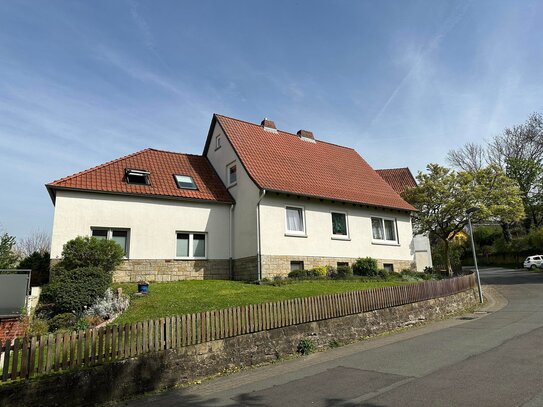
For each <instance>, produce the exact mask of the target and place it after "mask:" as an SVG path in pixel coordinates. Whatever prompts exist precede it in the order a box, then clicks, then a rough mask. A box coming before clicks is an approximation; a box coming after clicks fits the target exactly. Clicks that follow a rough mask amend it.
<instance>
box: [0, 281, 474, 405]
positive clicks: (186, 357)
mask: <svg viewBox="0 0 543 407" xmlns="http://www.w3.org/2000/svg"><path fill="white" fill-rule="evenodd" d="M476 303H477V294H476V292H475V290H469V291H465V292H463V293H459V294H456V295H451V296H449V297H444V298H437V299H433V300H428V301H421V302H418V303H414V304H407V305H402V306H399V307H393V308H385V309H381V310H377V311H372V312H366V313H362V314H355V315H349V316H346V317H341V318H332V319H327V320H323V321H317V322H311V323H306V324H300V325H292V326H288V327H285V328H279V329H272V330H268V331H262V332H256V333H252V334H247V335H240V336H236V337H233V338H227V339H222V340H216V341H212V342H206V343H202V344H199V345H194V346H187V347H184V348H179V349H175V350H168V351H161V352H152V353H149V354H146V355H142V356H140V357H138V358H133V359H127V360H123V361H119V362H113V363H108V364H105V365H101V366H96V367H91V368H88V369H81V370H76V371H73V372H70V373H65V374H56V375H51V376H44V377H41V378H37V379H35V380H29V381H19V382H15V383H13V384H4V385H2V386H0V405H1V406H3V407H15V406H17V407H21V406H42V407H47V406H56V407H59V406H93V405H95V404H102V403H106V402H110V401H114V400H121V399H126V398H128V397H131V396H134V395H137V394H142V393H145V392H151V391H156V390H160V389H164V388H168V387H174V386H177V385H181V384H186V383H188V382H191V381H195V380H198V379H201V378H204V377H207V376H210V375H213V374H217V373H221V372H224V371H225V370H226V369H233V368H239V367H247V366H254V365H256V364H260V363H265V362H273V361H276V360H277V359H280V358H282V357H285V356H289V355H293V354H295V353H296V348H297V345H298V343H299V342H300V340H301V339H304V338H308V339H311V340H312V341H313V342H314V343H315V345H316V347H317V348H321V349H322V348H327V347H329V346H330V342H331V341H337V342H339V343H343V344H345V343H349V342H352V341H356V340H360V339H362V338H365V337H368V336H374V335H377V334H380V333H384V332H388V331H391V330H394V329H398V328H402V327H406V326H411V325H413V324H415V323H417V322H420V321H429V320H436V319H440V318H442V317H444V316H446V315H448V314H452V313H458V312H461V311H462V310H464V309H466V308H467V307H470V306H473V305H475V304H476ZM177 397H178V400H177V404H178V405H196V404H198V403H197V401H195V400H194V399H192V398H191V396H187V398H185V397H184V396H183V395H182V394H179V395H178V396H177Z"/></svg>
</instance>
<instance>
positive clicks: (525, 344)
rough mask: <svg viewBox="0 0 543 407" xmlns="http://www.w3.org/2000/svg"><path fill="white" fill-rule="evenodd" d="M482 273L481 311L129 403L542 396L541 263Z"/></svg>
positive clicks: (467, 400) (407, 401) (413, 402)
mask: <svg viewBox="0 0 543 407" xmlns="http://www.w3.org/2000/svg"><path fill="white" fill-rule="evenodd" d="M482 280H483V284H484V286H485V285H486V286H487V287H488V290H487V292H488V293H489V294H492V295H490V297H489V301H488V303H487V305H486V307H485V308H482V309H481V310H479V311H477V312H475V313H474V314H471V315H467V316H464V317H459V318H456V319H451V320H447V321H441V322H438V323H434V324H431V325H428V326H425V327H422V328H415V329H412V330H410V331H407V332H404V333H401V334H396V335H390V336H386V337H381V338H375V339H372V340H367V341H363V342H359V343H356V344H352V345H348V346H344V347H341V348H338V349H333V350H330V351H327V352H321V353H317V354H313V355H310V356H308V357H304V358H299V359H295V360H291V361H288V362H283V363H279V364H275V365H270V366H265V367H261V368H257V369H249V370H245V371H242V372H239V373H236V374H231V375H229V376H225V377H221V378H218V379H214V380H210V381H206V382H204V383H203V384H201V385H196V386H191V387H189V388H185V389H179V390H172V391H167V392H164V393H161V394H156V395H151V396H146V397H142V398H139V399H135V400H132V401H129V402H124V403H121V405H123V406H131V407H137V406H148V405H153V406H157V407H163V406H164V407H165V406H168V407H169V406H172V407H173V406H189V407H193V406H194V407H196V406H281V407H287V406H372V407H377V406H402V407H407V406H417V407H424V406H432V407H436V406H477V407H484V406H492V407H498V406H525V407H535V406H543V273H537V274H536V273H530V272H525V271H514V270H503V269H487V270H483V272H482ZM488 285H492V287H489V286H488ZM493 288H494V290H492V289H493Z"/></svg>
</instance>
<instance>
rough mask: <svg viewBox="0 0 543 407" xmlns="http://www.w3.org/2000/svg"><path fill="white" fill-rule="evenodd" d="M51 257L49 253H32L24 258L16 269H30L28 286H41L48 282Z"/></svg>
mask: <svg viewBox="0 0 543 407" xmlns="http://www.w3.org/2000/svg"><path fill="white" fill-rule="evenodd" d="M50 263H51V256H50V255H49V252H43V253H40V252H34V253H32V254H31V255H30V256H28V257H25V258H24V259H23V260H21V262H20V263H19V265H18V266H17V268H18V269H30V270H32V274H31V275H30V285H31V286H32V287H36V286H42V285H44V284H47V283H48V282H49V264H50Z"/></svg>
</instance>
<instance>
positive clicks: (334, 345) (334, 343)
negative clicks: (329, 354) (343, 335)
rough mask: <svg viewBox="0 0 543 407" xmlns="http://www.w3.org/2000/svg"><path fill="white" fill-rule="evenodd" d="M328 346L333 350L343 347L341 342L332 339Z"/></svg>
mask: <svg viewBox="0 0 543 407" xmlns="http://www.w3.org/2000/svg"><path fill="white" fill-rule="evenodd" d="M328 346H330V347H331V348H332V349H333V348H339V347H340V346H341V342H339V341H338V340H337V339H332V340H331V341H330V342H328Z"/></svg>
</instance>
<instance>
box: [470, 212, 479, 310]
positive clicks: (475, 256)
mask: <svg viewBox="0 0 543 407" xmlns="http://www.w3.org/2000/svg"><path fill="white" fill-rule="evenodd" d="M468 222H469V234H470V235H471V250H473V262H474V263H475V275H476V276H477V289H478V290H479V301H481V304H482V303H483V291H482V290H481V278H480V277H479V267H478V266H477V254H475V241H474V240H473V226H471V213H470V214H468Z"/></svg>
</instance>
